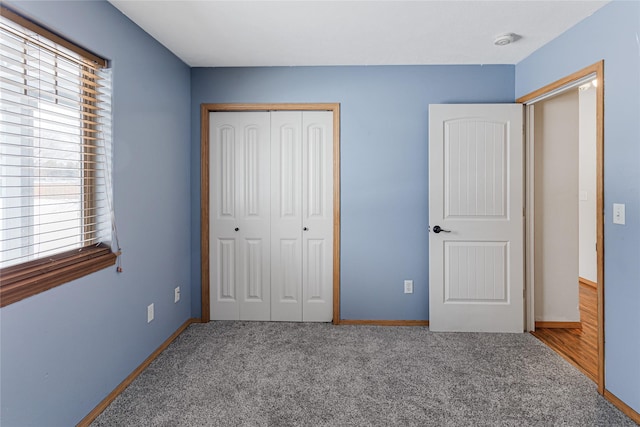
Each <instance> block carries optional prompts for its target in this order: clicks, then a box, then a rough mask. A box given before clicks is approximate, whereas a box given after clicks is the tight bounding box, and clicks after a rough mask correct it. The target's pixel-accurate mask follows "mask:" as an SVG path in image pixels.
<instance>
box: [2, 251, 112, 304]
mask: <svg viewBox="0 0 640 427" xmlns="http://www.w3.org/2000/svg"><path fill="white" fill-rule="evenodd" d="M116 258H117V256H116V254H114V253H113V252H111V249H110V248H109V247H108V246H106V245H99V246H93V247H87V248H82V249H76V250H73V251H70V252H65V253H63V254H59V255H56V256H54V257H49V258H46V259H40V260H35V261H30V262H27V263H24V264H20V265H16V266H12V267H7V268H3V269H2V270H0V307H4V306H7V305H9V304H13V303H14V302H18V301H20V300H23V299H25V298H28V297H30V296H32V295H36V294H39V293H40V292H44V291H47V290H49V289H52V288H55V287H56V286H60V285H62V284H64V283H67V282H70V281H72V280H75V279H79V278H80V277H83V276H86V275H87V274H90V273H93V272H96V271H98V270H102V269H103V268H106V267H109V266H111V265H114V264H115V262H116Z"/></svg>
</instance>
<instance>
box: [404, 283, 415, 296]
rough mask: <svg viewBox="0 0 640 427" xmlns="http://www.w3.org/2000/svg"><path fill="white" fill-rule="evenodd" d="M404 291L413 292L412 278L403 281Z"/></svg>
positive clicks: (406, 292)
mask: <svg viewBox="0 0 640 427" xmlns="http://www.w3.org/2000/svg"><path fill="white" fill-rule="evenodd" d="M404 293H405V294H412V293H413V280H405V281H404Z"/></svg>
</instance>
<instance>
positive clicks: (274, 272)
mask: <svg viewBox="0 0 640 427" xmlns="http://www.w3.org/2000/svg"><path fill="white" fill-rule="evenodd" d="M301 123H302V113H301V112H299V111H292V112H280V111H279V112H272V113H271V320H277V321H298V322H299V321H301V320H302V289H301V283H302V240H301V239H302V133H301V132H302V129H301Z"/></svg>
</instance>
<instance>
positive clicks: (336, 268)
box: [200, 103, 340, 325]
mask: <svg viewBox="0 0 640 427" xmlns="http://www.w3.org/2000/svg"><path fill="white" fill-rule="evenodd" d="M225 111H226V112H229V111H235V112H246V111H331V112H332V113H333V324H334V325H338V324H340V104H339V103H318V104H313V103H311V104H296V103H284V104H201V105H200V274H201V280H200V287H201V294H202V303H201V304H202V308H201V310H202V311H201V313H202V315H201V321H202V322H209V321H210V320H211V312H210V307H211V305H210V304H211V300H210V295H209V286H210V285H209V268H210V265H209V232H210V229H209V173H210V166H209V114H210V113H214V112H225Z"/></svg>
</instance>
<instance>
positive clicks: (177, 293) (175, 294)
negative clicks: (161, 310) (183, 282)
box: [173, 286, 180, 303]
mask: <svg viewBox="0 0 640 427" xmlns="http://www.w3.org/2000/svg"><path fill="white" fill-rule="evenodd" d="M178 301H180V286H176V288H175V289H174V290H173V302H174V303H176V302H178Z"/></svg>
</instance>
